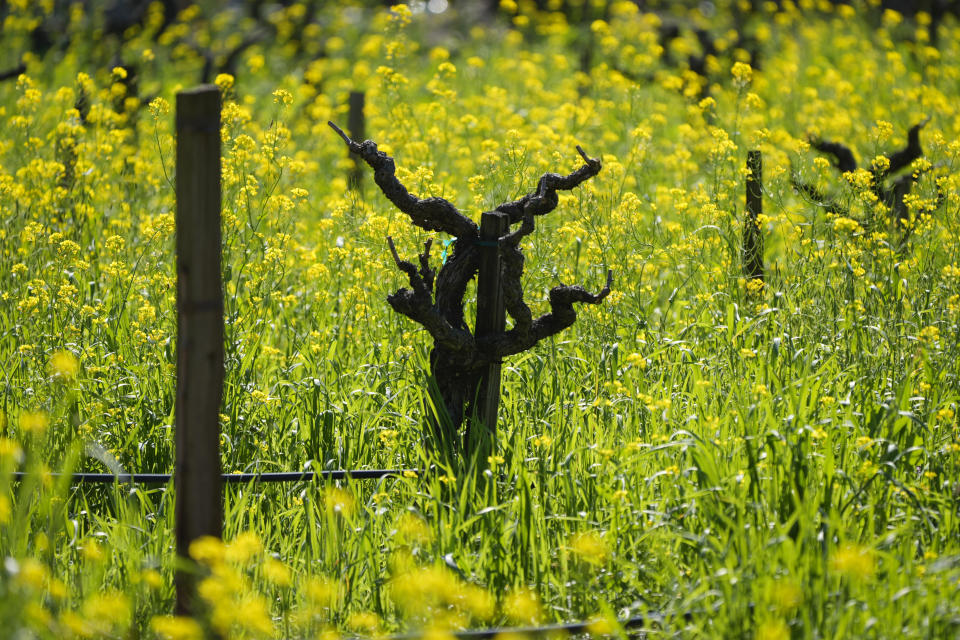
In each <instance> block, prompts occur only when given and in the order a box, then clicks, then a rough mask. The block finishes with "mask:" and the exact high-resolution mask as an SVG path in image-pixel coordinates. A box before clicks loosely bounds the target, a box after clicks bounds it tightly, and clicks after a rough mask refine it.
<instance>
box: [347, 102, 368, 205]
mask: <svg viewBox="0 0 960 640" xmlns="http://www.w3.org/2000/svg"><path fill="white" fill-rule="evenodd" d="M365 101H366V98H365V97H364V93H363V91H351V92H350V101H349V103H348V104H349V107H350V111H349V112H348V113H347V129H349V130H350V137H351V138H352V139H354V140H359V141H360V142H363V141H364V140H366V139H367V121H366V118H365V117H364V115H363V107H364V103H365ZM351 157H352V156H351ZM352 159H353V168H352V169H351V170H350V177H349V178H348V180H347V182H348V185H349V186H350V188H351V189H353V190H355V191H362V190H363V167H362V166H360V161H359V160H357V159H356V158H352Z"/></svg>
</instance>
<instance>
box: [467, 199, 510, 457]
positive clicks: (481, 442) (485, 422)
mask: <svg viewBox="0 0 960 640" xmlns="http://www.w3.org/2000/svg"><path fill="white" fill-rule="evenodd" d="M509 230H510V216H509V215H507V214H506V213H499V212H496V211H493V212H487V213H484V214H483V215H482V216H481V217H480V242H479V243H478V244H479V245H480V252H481V253H480V265H479V268H478V270H477V322H476V326H475V327H474V334H475V335H476V337H477V338H480V337H482V336H485V335H489V334H491V333H502V332H503V330H504V328H505V327H506V324H507V315H506V311H505V309H504V304H503V287H501V285H500V247H499V246H498V242H497V241H498V240H499V238H500V237H501V236H503V235H505V234H506V233H507V232H508V231H509ZM500 368H501V364H500V363H499V362H495V363H492V364H490V365H489V366H488V367H487V370H486V371H485V372H484V374H483V376H482V377H481V378H480V390H479V394H478V398H477V418H478V420H479V425H476V426H480V427H481V429H480V433H477V432H476V430H475V429H474V428H473V427H474V426H475V425H474V424H472V423H469V422H468V425H467V433H466V436H467V437H466V441H467V442H466V443H465V447H464V453H465V454H466V455H467V456H472V455H474V454H475V453H476V455H477V459H478V464H479V465H480V466H483V465H485V464H486V462H487V458H488V457H489V456H491V455H493V451H494V444H495V443H496V437H497V412H498V409H499V407H500Z"/></svg>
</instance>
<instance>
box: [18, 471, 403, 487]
mask: <svg viewBox="0 0 960 640" xmlns="http://www.w3.org/2000/svg"><path fill="white" fill-rule="evenodd" d="M411 473H412V474H417V473H419V471H418V470H417V469H332V470H325V471H279V472H272V473H222V474H220V480H221V481H223V482H224V483H227V484H237V483H243V482H310V481H311V480H315V479H323V480H347V479H351V480H376V479H379V478H387V477H391V476H403V475H408V476H409V475H410V474H411ZM34 475H36V474H35V473H32V472H29V471H15V472H14V473H13V477H14V479H16V480H23V479H25V478H28V477H30V476H34ZM48 475H49V477H51V478H60V477H62V476H65V475H70V477H71V480H72V481H73V482H74V483H77V484H79V483H94V484H110V483H114V482H129V483H136V484H166V483H168V482H170V480H171V479H172V478H173V474H172V473H71V474H64V473H50V474H48Z"/></svg>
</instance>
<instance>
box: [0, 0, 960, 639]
mask: <svg viewBox="0 0 960 640" xmlns="http://www.w3.org/2000/svg"><path fill="white" fill-rule="evenodd" d="M54 4H56V5H58V6H59V4H60V3H54V2H40V3H29V2H10V3H5V4H4V5H3V7H2V8H0V16H2V17H3V30H2V32H0V38H2V42H3V47H2V53H0V71H3V70H4V69H8V68H9V69H15V68H16V66H17V65H18V64H19V63H20V62H23V63H24V65H25V68H24V70H23V73H22V75H19V77H11V78H10V79H8V80H6V81H3V82H2V83H0V299H2V304H0V382H2V394H0V555H2V556H3V557H4V559H5V560H4V564H3V567H2V568H0V619H2V620H3V621H4V628H3V630H2V631H0V635H9V637H22V638H31V637H41V638H47V637H51V638H52V637H82V638H100V637H104V638H114V637H116V638H140V637H143V638H176V639H180V638H192V637H200V636H201V635H202V634H204V633H206V632H209V631H214V632H216V633H218V634H220V636H221V637H225V638H259V637H283V638H300V637H314V636H319V637H323V638H328V637H337V636H339V635H340V634H349V635H356V634H359V635H377V634H381V633H389V632H394V631H417V630H420V629H423V630H424V631H425V633H426V634H428V635H429V636H430V637H445V634H446V632H448V631H449V630H453V629H461V628H476V627H485V626H491V625H523V624H533V623H548V622H557V621H568V620H583V619H588V620H594V626H593V627H592V629H593V632H594V633H595V634H596V635H601V634H604V633H610V634H614V635H616V634H620V633H621V630H619V629H618V627H617V624H616V622H615V621H616V619H618V618H621V619H622V618H626V617H630V616H648V619H649V623H648V624H647V625H646V626H645V627H644V628H645V630H646V634H647V637H651V638H660V637H673V636H682V637H703V638H714V637H718V638H719V637H729V638H757V639H762V640H774V639H786V638H845V637H876V638H883V637H897V638H946V637H955V636H957V635H958V633H960V593H958V591H960V513H958V504H960V442H958V412H960V409H958V406H957V405H958V402H960V364H958V363H960V242H958V240H957V239H958V237H960V188H958V187H960V185H958V181H960V178H958V170H960V142H958V137H960V24H958V23H957V21H956V20H952V19H947V20H945V21H944V22H943V23H942V24H940V25H939V32H937V33H938V34H939V38H937V40H936V43H937V46H933V45H934V43H933V41H931V34H930V30H928V28H927V25H928V23H929V20H930V17H929V16H926V15H925V14H919V15H917V16H916V17H914V18H910V19H908V18H905V17H903V16H900V15H899V14H896V13H894V12H889V11H887V12H884V11H882V10H880V9H879V8H875V7H873V6H867V5H866V4H863V5H860V4H857V5H856V6H854V7H852V8H851V7H838V8H832V6H831V5H829V4H828V3H823V2H820V3H814V2H801V3H800V5H801V7H800V8H797V7H794V6H793V5H792V4H790V3H784V4H785V5H789V6H787V7H786V8H783V9H777V8H776V6H775V5H774V4H773V3H767V4H766V5H764V6H763V7H760V8H759V9H758V11H757V12H756V13H752V14H743V13H740V12H738V11H736V10H735V7H727V6H726V5H725V4H724V3H720V6H719V8H718V9H717V12H716V14H715V15H712V16H710V17H708V16H705V15H703V14H702V13H701V10H700V9H692V10H689V11H687V10H680V9H677V8H676V6H674V7H673V9H672V10H671V12H666V11H664V12H650V13H643V12H639V11H638V10H637V9H636V7H635V5H634V4H633V3H631V2H613V3H610V4H604V3H602V2H599V3H598V2H589V3H586V4H585V3H583V2H580V3H576V2H573V3H564V2H556V3H553V2H550V3H545V4H548V5H550V6H551V7H553V8H554V9H556V10H553V11H550V10H543V11H537V10H535V7H534V5H533V3H531V2H521V3H520V6H517V4H515V3H514V2H513V1H512V0H502V2H501V4H500V8H499V10H498V13H497V14H496V16H494V17H492V18H489V19H487V18H482V17H479V16H478V15H474V14H472V13H471V11H473V9H470V8H469V7H470V5H467V6H465V7H463V9H462V11H460V12H459V13H458V12H457V11H455V9H453V8H449V9H446V10H445V11H443V12H441V13H431V12H430V11H429V10H424V7H423V6H421V5H416V6H414V7H413V9H415V10H411V9H410V8H408V7H406V6H397V7H394V8H393V9H392V10H379V9H377V10H375V9H370V8H363V7H342V6H336V7H334V6H333V5H331V7H329V8H326V9H317V10H314V9H312V8H310V6H308V5H304V4H293V5H291V6H290V7H287V8H281V7H279V6H273V5H268V6H265V7H264V8H263V17H262V19H261V20H260V21H259V22H258V21H256V20H254V19H252V18H250V17H247V16H246V14H245V13H243V12H242V11H240V10H226V9H223V10H219V11H218V10H215V9H214V7H213V6H212V4H213V3H210V5H208V4H201V5H200V6H194V7H191V8H189V9H187V10H185V11H184V12H183V13H182V14H180V15H179V16H177V17H176V20H174V21H173V22H172V23H171V24H169V25H168V26H163V27H162V25H163V24H164V16H163V13H162V8H161V5H160V4H159V3H156V4H154V5H151V8H150V9H149V10H148V12H147V14H146V16H145V17H144V20H143V23H142V24H141V25H139V26H133V27H129V28H127V29H126V30H125V31H123V32H122V35H117V34H113V35H111V34H109V33H106V32H105V31H104V27H103V25H104V21H105V18H104V15H103V14H102V13H98V12H92V13H90V12H86V13H85V12H84V11H83V10H82V9H81V8H80V7H79V5H76V7H74V8H72V9H70V10H64V11H58V12H55V13H48V12H50V11H52V8H53V6H54ZM445 4H446V3H436V2H431V3H430V4H429V5H428V7H432V8H434V9H438V8H443V7H442V6H441V5H445ZM808 5H809V6H808ZM581 24H582V26H580V25H581ZM668 24H669V25H677V26H678V27H679V29H678V30H677V31H676V33H669V30H667V29H665V28H664V27H665V25H668ZM38 25H53V27H51V28H49V29H47V35H48V36H49V38H51V39H52V41H53V43H54V46H53V47H52V48H50V49H49V51H46V52H45V53H42V54H39V53H30V51H31V47H35V46H36V41H37V38H36V37H35V35H36V31H35V30H36V28H37V26H38ZM698 28H703V29H707V30H708V31H709V33H711V34H712V38H713V39H712V42H711V44H710V45H709V47H707V50H705V45H704V43H703V41H701V39H698V37H697V34H696V30H697V29H698ZM161 29H162V31H161ZM31 33H33V34H34V36H33V37H32V36H31ZM664 33H669V35H668V36H666V37H665V36H664V35H663V34H664ZM256 34H261V39H260V41H259V42H256V43H254V44H252V46H248V47H244V48H242V49H240V50H239V51H237V53H236V55H234V56H232V63H234V66H233V67H231V66H230V65H231V60H228V58H230V57H231V56H230V53H231V52H233V51H235V50H237V48H238V46H239V45H241V44H242V42H243V39H244V38H245V37H250V36H252V35H256ZM935 35H936V33H935ZM711 47H712V51H713V53H712V54H710V55H703V54H705V53H709V50H711ZM584 51H590V52H591V53H590V55H589V56H585V55H582V52H584ZM204 53H206V54H207V56H208V58H209V60H210V64H211V65H212V72H211V73H210V74H209V79H211V80H215V81H216V84H218V85H219V86H220V87H221V89H222V91H223V119H222V125H223V126H222V139H223V154H224V165H223V189H224V209H223V237H224V254H223V273H224V280H225V288H226V291H225V294H226V295H225V302H226V315H227V323H226V345H225V346H226V359H227V365H226V383H225V389H224V400H223V408H222V416H221V428H222V437H221V451H222V461H223V468H224V470H225V471H227V472H244V471H264V472H265V471H281V470H302V469H321V468H322V469H328V468H329V469H339V468H349V469H359V468H398V467H417V468H423V467H424V466H425V465H428V464H430V462H431V459H430V452H427V451H424V450H423V448H422V446H421V437H422V432H421V428H422V426H423V421H424V418H423V414H424V410H423V405H424V400H425V396H426V392H425V388H426V376H427V372H428V369H429V362H428V356H429V349H430V346H431V345H430V340H429V336H427V335H426V332H424V331H423V330H421V328H420V327H419V326H417V325H416V324H414V323H413V322H411V321H409V320H407V319H406V318H403V317H401V316H399V315H398V314H396V313H394V312H393V311H392V310H391V309H390V307H389V306H388V305H387V303H386V300H385V297H386V295H388V294H389V293H392V292H393V291H395V290H396V289H398V288H399V287H401V286H404V285H405V284H406V282H405V278H404V276H403V274H402V273H401V272H400V271H399V270H398V269H397V268H396V266H395V264H394V262H393V258H392V257H391V254H390V251H389V249H388V247H387V244H386V239H385V238H386V236H387V235H390V236H392V237H393V238H394V240H395V242H396V245H397V249H398V252H399V253H400V255H401V256H404V257H406V258H407V259H411V258H413V256H414V255H415V253H416V252H417V251H418V250H419V249H420V247H421V246H422V243H423V242H424V241H425V240H426V239H427V238H428V237H431V236H433V237H434V238H435V239H434V244H435V246H436V247H438V248H439V247H441V246H442V243H443V241H444V240H447V239H448V238H446V237H444V236H442V235H441V234H427V233H425V232H421V231H419V230H418V229H416V228H415V227H414V226H413V225H412V224H411V223H410V220H409V219H408V218H407V217H406V216H405V215H404V214H402V213H400V212H399V211H397V210H396V209H395V208H394V207H393V206H392V205H391V204H390V203H389V202H388V201H387V200H386V199H385V198H384V197H383V195H382V194H380V193H379V191H378V190H377V189H376V186H375V185H374V184H373V181H372V176H370V175H367V176H366V180H365V183H364V185H363V188H362V190H361V191H360V192H353V191H351V190H349V189H348V185H347V176H348V173H349V171H350V169H351V167H352V166H353V163H352V160H350V159H349V158H348V156H347V154H346V150H345V148H344V145H343V142H342V141H341V140H340V139H339V138H338V137H337V136H336V134H335V133H334V132H333V131H331V130H330V128H329V127H328V126H327V121H328V120H332V121H334V122H337V123H339V124H340V125H341V126H346V119H347V114H346V111H347V108H346V104H347V96H348V93H349V92H350V91H352V90H362V91H365V93H366V105H367V107H366V115H367V135H368V137H370V138H371V139H373V140H375V141H376V142H377V143H378V144H379V145H380V148H381V149H382V150H385V151H388V152H389V153H390V154H391V155H393V156H394V157H395V158H396V162H397V166H398V172H397V175H398V177H399V178H400V179H401V181H402V182H403V183H404V184H406V185H407V187H408V188H409V189H410V191H411V192H413V193H415V194H418V195H420V196H421V197H426V196H428V195H430V196H443V197H445V198H447V199H449V200H450V201H452V202H454V203H455V204H456V205H457V206H458V207H459V208H460V209H461V210H462V211H464V212H469V213H470V215H471V216H473V218H474V219H475V220H479V216H480V213H481V212H483V211H488V210H490V209H492V208H494V207H495V206H497V205H498V204H500V203H501V202H504V201H506V200H511V199H515V198H517V197H520V196H522V195H523V194H525V193H528V192H529V191H531V190H533V189H534V188H535V187H536V184H537V179H538V178H539V176H540V175H541V174H543V173H545V172H558V173H564V174H565V173H568V172H570V171H573V170H574V169H575V168H576V167H578V166H579V165H580V164H581V160H580V158H579V156H578V155H577V152H576V145H578V144H579V145H581V146H582V147H583V148H584V149H585V150H586V152H587V153H588V154H589V155H590V156H594V157H599V158H601V159H602V161H603V169H602V170H601V172H600V174H599V175H598V176H597V177H595V178H593V179H591V180H589V181H587V182H586V183H584V184H583V185H582V186H581V187H579V188H577V189H576V190H574V191H572V192H568V193H564V194H563V195H561V198H560V205H559V207H558V208H557V210H556V211H554V212H553V213H551V214H549V215H548V216H545V217H544V218H542V219H538V228H537V231H536V233H535V234H534V235H532V236H530V237H528V238H527V239H525V241H524V245H523V248H524V251H525V255H526V257H527V263H526V271H525V282H524V287H525V292H526V297H527V300H528V302H530V303H531V306H533V307H534V312H535V314H536V313H541V312H543V311H546V310H547V309H548V305H547V297H546V296H547V292H548V291H549V289H550V288H551V287H552V286H555V285H557V284H559V283H564V284H582V285H584V286H585V287H586V288H587V289H589V290H591V291H597V290H599V289H600V288H601V287H602V286H603V283H604V279H605V274H606V272H607V269H612V270H613V274H614V288H613V292H612V293H611V294H610V296H609V297H608V298H607V299H606V300H605V301H604V302H603V303H602V304H601V305H599V306H596V307H592V306H586V307H582V308H581V310H582V312H581V313H580V317H579V319H578V320H577V322H576V324H575V325H574V326H573V327H572V328H570V329H568V330H566V331H565V332H563V333H561V334H559V335H558V336H556V337H555V338H553V339H551V340H548V341H545V342H544V343H542V344H540V345H539V346H537V348H535V349H534V350H532V351H529V352H526V353H523V354H521V355H518V356H514V357H512V358H510V359H508V360H507V361H506V362H505V363H504V367H503V396H502V404H501V409H500V425H499V427H500V434H499V447H498V450H497V452H496V454H495V456H493V457H492V458H491V459H490V461H489V464H490V466H491V469H490V474H489V477H490V478H491V479H492V481H490V482H485V483H480V484H477V483H476V482H475V475H474V474H471V473H469V472H466V473H464V472H461V471H457V470H443V469H440V470H437V471H436V472H432V473H429V474H421V476H420V477H415V476H413V474H410V475H411V477H394V478H388V479H383V480H380V481H362V482H361V481H356V482H350V483H346V482H344V483H327V484H325V483H323V482H319V483H312V484H311V483H301V484H287V485H261V484H251V485H247V486H231V487H229V488H227V489H226V490H225V497H224V500H225V503H224V504H225V512H226V519H225V540H226V542H225V543H221V542H219V541H214V540H204V541H201V542H199V543H197V544H195V546H194V549H193V556H194V557H195V559H197V560H198V561H200V562H201V564H203V565H204V566H205V567H207V568H208V569H209V572H208V576H207V578H206V579H205V580H204V581H203V583H202V584H201V587H200V591H201V594H202V595H203V596H204V598H205V599H206V600H207V601H208V602H209V604H210V607H209V615H208V616H206V618H205V619H203V620H201V621H199V622H198V621H194V620H190V619H185V618H177V617H173V616H172V615H170V614H171V611H172V608H173V586H172V584H173V571H174V560H175V554H174V552H173V548H174V537H173V532H172V524H173V499H174V496H173V491H172V487H169V486H168V487H150V486H129V485H120V486H107V487H89V486H85V487H82V488H76V487H74V488H71V487H70V486H69V484H68V483H67V481H65V480H64V479H62V478H55V477H53V476H50V475H49V472H50V471H59V470H83V471H97V472H107V471H113V472H119V471H123V472H134V471H136V472H157V473H163V472H170V471H171V470H172V460H173V434H172V426H171V425H172V424H173V409H174V385H175V379H174V376H175V363H176V357H175V346H176V317H175V295H176V273H175V269H174V253H173V232H174V217H173V209H174V190H173V182H172V181H173V179H174V166H173V157H174V148H175V140H174V137H173V115H174V114H173V109H172V106H171V105H173V103H174V95H175V93H176V92H177V91H178V90H180V89H183V88H189V87H192V86H194V85H195V84H197V82H198V81H199V79H200V77H201V69H202V68H203V67H204ZM698 60H699V62H701V63H702V64H701V65H700V66H701V67H702V68H701V71H702V72H703V73H705V74H706V75H701V74H698V73H696V72H694V71H692V70H691V68H690V67H691V66H696V65H695V64H694V62H696V61H698ZM582 61H583V63H582ZM14 75H15V76H16V74H14ZM928 117H929V118H930V120H929V122H927V123H926V124H925V126H924V127H923V128H922V129H921V130H920V132H919V136H920V137H919V141H920V144H921V145H922V151H923V153H922V155H921V156H920V157H919V158H917V159H916V160H913V162H912V163H911V164H910V165H909V166H908V167H905V168H904V169H903V170H902V171H901V172H900V173H898V174H897V175H891V176H886V175H885V173H886V167H887V166H888V165H889V163H890V162H891V158H890V157H888V156H890V155H891V154H892V153H893V152H895V151H898V150H900V149H902V148H904V147H906V146H907V143H908V135H907V132H908V130H909V129H910V127H912V126H914V125H917V124H920V123H921V122H923V121H924V119H925V118H928ZM819 140H830V141H838V142H841V143H843V144H845V145H847V146H848V147H850V148H851V149H852V150H853V151H854V153H855V155H856V159H857V161H858V162H859V166H860V167H861V169H858V170H856V171H847V172H845V173H841V171H840V170H838V169H837V168H836V167H835V166H834V157H833V156H832V155H831V154H829V153H824V152H823V151H818V150H817V149H816V148H815V147H816V146H817V142H818V141H819ZM820 146H821V147H822V145H820ZM749 149H759V150H761V151H762V152H763V154H764V155H763V157H764V207H765V209H764V211H765V214H764V215H763V216H762V218H761V221H760V222H761V229H762V232H763V236H764V241H765V244H766V267H767V278H766V284H765V285H761V286H757V285H758V284H759V283H750V282H747V281H745V279H744V277H743V273H742V269H741V238H742V234H743V228H742V220H743V202H744V181H745V178H744V175H745V174H744V164H745V158H746V154H747V151H748V150H749ZM885 163H887V164H885ZM911 173H913V174H915V175H916V176H917V179H916V184H914V185H913V187H912V190H911V192H910V194H909V195H907V196H906V197H904V198H902V200H901V199H899V198H897V199H896V201H895V202H894V203H893V204H894V205H896V206H900V205H901V204H902V205H903V207H904V211H906V217H905V220H904V221H898V220H897V216H896V210H893V207H892V206H891V203H890V202H887V203H884V201H883V197H880V198H879V199H878V196H877V193H878V189H879V192H880V193H881V194H883V193H884V192H883V190H882V189H880V187H883V188H892V185H893V184H894V181H895V180H896V178H899V177H900V176H902V175H910V174H911ZM798 184H799V185H806V187H804V186H801V187H800V188H797V187H796V185H798ZM878 185H880V187H878ZM815 191H816V192H818V194H819V195H816V197H814V195H812V194H814V192H815ZM439 253H440V251H439V250H438V251H435V253H434V260H435V262H436V263H439V260H440V256H439ZM474 295H475V294H474V293H472V292H471V293H468V296H474ZM471 308H472V307H471ZM15 470H20V471H31V472H34V473H32V474H31V475H30V476H29V477H28V478H27V479H25V480H22V481H20V480H14V479H13V477H12V475H11V472H13V471H15ZM18 634H19V635H18Z"/></svg>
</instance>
